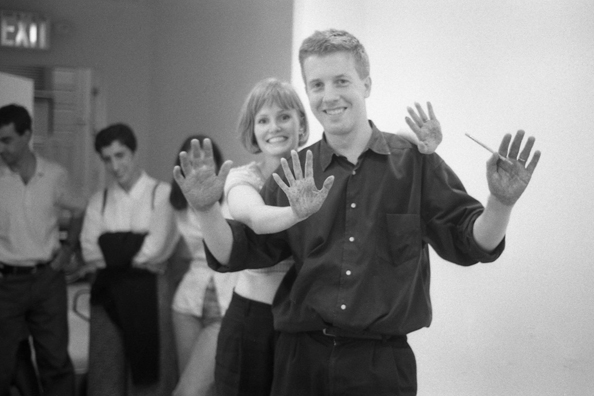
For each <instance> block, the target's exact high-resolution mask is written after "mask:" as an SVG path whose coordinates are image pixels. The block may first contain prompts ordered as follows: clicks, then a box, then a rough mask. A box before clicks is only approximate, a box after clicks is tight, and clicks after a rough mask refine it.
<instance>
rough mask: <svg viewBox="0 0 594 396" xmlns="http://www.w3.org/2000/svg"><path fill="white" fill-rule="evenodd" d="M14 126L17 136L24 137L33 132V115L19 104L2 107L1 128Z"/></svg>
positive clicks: (0, 109) (0, 110)
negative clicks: (26, 133)
mask: <svg viewBox="0 0 594 396" xmlns="http://www.w3.org/2000/svg"><path fill="white" fill-rule="evenodd" d="M10 124H14V130H15V131H16V133H17V134H19V135H21V136H22V135H23V134H24V133H25V132H27V131H31V124H32V122H31V115H29V111H28V110H27V109H26V108H25V107H23V106H20V105H18V104H14V103H13V104H9V105H6V106H3V107H0V127H3V126H6V125H10Z"/></svg>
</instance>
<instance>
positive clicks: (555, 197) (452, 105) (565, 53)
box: [292, 0, 594, 396]
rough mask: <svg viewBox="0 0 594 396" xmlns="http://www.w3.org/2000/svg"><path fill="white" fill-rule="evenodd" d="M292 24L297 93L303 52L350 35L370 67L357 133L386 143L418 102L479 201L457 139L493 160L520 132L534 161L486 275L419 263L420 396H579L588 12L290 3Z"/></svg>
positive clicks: (589, 7)
mask: <svg viewBox="0 0 594 396" xmlns="http://www.w3.org/2000/svg"><path fill="white" fill-rule="evenodd" d="M294 15H295V25H294V37H293V42H294V47H295V48H294V50H293V56H294V59H293V77H292V79H293V82H294V83H295V85H296V86H297V87H299V88H301V87H302V86H303V83H302V81H301V77H300V72H299V68H298V63H297V60H296V55H297V49H298V45H299V44H300V43H301V41H302V40H303V38H305V37H306V36H308V35H309V34H311V33H312V32H313V31H314V30H316V29H326V28H330V27H335V28H340V29H346V30H348V31H351V32H352V33H354V34H355V35H356V36H358V37H359V38H360V39H361V41H362V42H363V43H364V45H365V46H366V48H367V50H368V52H369V54H370V58H371V76H372V80H373V88H372V94H371V97H370V99H369V100H368V109H369V115H370V118H372V119H373V120H374V121H376V123H377V124H378V126H379V127H380V129H384V130H388V131H396V130H398V129H400V128H403V127H406V124H405V123H404V117H405V115H406V107H407V106H410V105H412V104H413V103H414V102H415V101H419V102H423V103H424V102H425V101H427V100H430V101H431V102H432V103H433V105H434V108H435V111H436V114H437V117H438V118H439V120H440V121H441V123H442V127H443V131H444V135H445V138H444V142H443V144H442V145H441V146H440V147H439V149H438V152H439V153H440V155H441V156H442V157H443V158H444V159H445V160H446V161H447V162H448V164H450V166H452V168H453V169H454V170H455V171H456V172H457V174H458V175H459V176H460V177H461V179H462V180H463V181H464V182H465V185H466V187H467V189H468V190H469V191H470V192H471V193H472V194H473V195H474V196H476V197H477V198H478V199H480V200H481V201H483V202H485V198H486V197H487V193H488V190H487V184H486V179H485V166H484V164H485V161H486V160H487V158H488V157H489V153H488V152H487V151H485V150H484V149H482V148H481V147H480V146H478V145H476V144H475V143H473V142H472V141H470V140H469V139H468V138H467V137H465V136H464V133H465V132H468V133H471V134H473V135H474V136H476V137H477V138H479V139H481V140H483V141H484V142H485V143H487V144H489V145H491V146H492V147H494V148H497V147H498V144H499V141H500V139H501V137H502V136H503V134H505V133H508V132H509V133H515V131H516V130H517V129H525V130H526V131H527V133H528V134H531V135H534V136H535V137H536V139H537V140H536V148H537V149H539V150H541V151H542V152H543V156H542V158H541V162H540V164H539V166H538V168H537V170H536V172H535V174H534V177H533V180H532V182H531V185H530V186H529V187H528V190H527V191H526V193H525V195H524V196H523V197H522V199H521V201H520V202H519V203H518V204H517V205H516V208H515V209H514V213H513V215H512V220H511V224H510V226H509V230H508V234H507V248H506V251H505V252H504V254H503V255H502V257H501V258H500V259H499V260H498V261H497V262H495V263H493V264H479V265H476V266H474V267H471V268H462V267H458V266H455V265H453V264H449V263H447V262H444V261H443V260H441V259H440V258H438V257H435V255H434V257H433V261H432V270H433V283H432V298H433V302H434V320H433V324H432V326H431V327H430V328H429V329H423V330H420V331H418V332H416V333H413V334H412V335H411V336H410V342H411V345H412V346H413V349H414V350H415V352H416V355H417V360H418V366H419V395H420V396H427V395H438V396H446V395H456V396H460V395H481V396H487V395H493V396H495V395H497V396H499V395H587V394H591V392H592V390H593V389H594V377H593V376H592V373H594V341H593V340H592V336H593V335H594V309H593V308H592V307H593V306H594V243H592V240H594V231H593V229H594V228H593V227H592V224H593V223H594V213H593V211H592V203H591V202H590V201H591V197H592V196H593V195H594V182H593V180H594V178H593V177H592V175H591V170H592V169H593V168H594V155H593V150H594V131H593V130H592V126H593V125H594V112H592V110H591V109H592V107H593V106H594V78H593V76H594V74H593V70H594V18H592V15H594V3H593V2H592V1H586V0H583V1H580V0H567V1H560V0H559V1H552V0H551V1H530V0H517V1H480V2H479V1H470V0H449V1H438V0H435V1H429V0H417V1H414V2H413V1H410V2H402V1H398V2H396V1H391V0H385V1H382V0H367V1H363V0H340V1H338V0H336V1H335V0H296V1H295V11H294ZM302 92H303V91H302ZM303 98H304V100H305V101H306V100H307V99H306V97H305V95H304V96H303ZM312 125H313V126H314V128H313V129H314V138H313V139H315V138H316V137H315V133H316V132H315V130H316V128H317V130H318V132H319V131H320V128H319V124H318V123H317V121H316V120H315V119H313V118H312ZM317 137H318V138H319V135H317ZM313 139H312V140H313Z"/></svg>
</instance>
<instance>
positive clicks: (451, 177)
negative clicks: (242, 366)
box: [207, 123, 505, 335]
mask: <svg viewBox="0 0 594 396" xmlns="http://www.w3.org/2000/svg"><path fill="white" fill-rule="evenodd" d="M371 126H372V129H373V131H372V135H371V138H370V140H369V143H368V145H367V148H366V149H365V150H364V151H363V153H362V154H361V156H360V157H359V159H358V162H357V164H356V165H353V164H352V163H350V162H349V161H348V160H347V159H346V158H345V157H343V156H340V155H338V154H336V153H335V152H334V151H333V150H332V148H331V147H330V146H329V145H328V144H327V142H326V141H325V139H322V140H321V141H319V142H317V143H315V144H313V145H312V146H311V147H309V149H310V150H311V151H312V153H313V159H314V162H313V171H314V178H315V181H316V185H317V186H321V185H322V183H323V181H324V180H325V179H326V177H328V176H330V175H334V185H333V187H332V189H331V190H330V193H329V195H328V198H327V199H326V201H325V202H324V204H323V206H322V208H321V209H320V211H319V212H317V213H315V214H314V215H312V216H310V217H309V218H308V219H306V220H305V221H302V222H300V223H298V224H296V225H295V226H293V227H291V228H290V229H289V230H286V231H284V232H279V233H276V234H269V235H256V234H255V233H254V232H252V231H251V230H250V229H249V228H248V227H247V226H244V225H243V224H241V223H238V222H235V221H229V223H230V225H231V227H232V230H233V236H234V244H233V249H232V252H231V258H230V261H229V263H228V264H227V265H226V266H221V265H220V264H219V263H218V262H216V259H214V257H213V256H212V255H211V254H210V252H207V256H208V260H209V265H210V266H211V267H212V268H214V269H215V270H218V271H238V270H242V269H245V268H262V267H268V266H271V265H274V264H276V263H277V262H279V261H281V260H282V259H284V258H286V257H288V256H290V255H292V256H293V258H294V260H295V264H294V266H293V268H292V269H291V270H290V271H289V272H288V273H287V275H286V277H285V278H284V280H283V282H282V284H281V286H280V288H279V290H278V292H277V295H276V298H275V301H274V303H273V309H274V319H275V327H276V328H277V330H280V331H288V332H300V331H314V330H321V329H323V328H325V327H328V326H334V327H338V328H341V329H344V330H348V331H358V332H368V333H373V334H381V335H403V334H407V333H410V332H412V331H414V330H417V329H419V328H421V327H425V326H429V324H430V323H431V300H430V297H429V278H430V270H429V249H428V246H429V245H431V246H432V247H433V249H434V250H435V251H436V252H437V254H439V256H441V257H442V258H444V259H445V260H448V261H451V262H453V263H456V264H460V265H471V264H475V263H477V262H479V261H481V262H490V261H493V260H495V259H496V258H497V257H498V256H499V255H500V254H501V252H502V251H503V248H504V244H505V241H502V242H501V244H500V245H499V246H498V247H497V248H496V249H495V250H494V251H493V252H491V253H487V252H485V251H483V250H482V249H481V248H480V247H479V246H478V245H477V244H476V242H475V240H474V238H473V232H472V229H473V224H474V221H475V220H476V218H477V217H478V216H479V215H480V214H481V213H482V211H483V210H484V208H483V206H482V205H481V204H480V203H479V202H478V201H477V200H475V199H474V198H472V197H471V196H469V195H468V194H467V193H466V191H465V189H464V186H463V185H462V183H461V182H460V180H459V179H458V177H457V176H456V174H455V173H454V172H453V171H452V170H451V169H450V167H448V166H447V165H446V164H445V162H444V161H443V160H442V159H441V158H440V157H439V156H438V155H437V154H431V155H422V154H420V153H419V151H418V150H417V149H416V147H415V146H413V145H411V144H410V143H409V142H407V141H406V140H404V139H402V138H400V137H399V136H397V135H394V134H389V133H384V132H380V131H379V130H378V129H377V128H376V127H375V126H374V125H373V123H371ZM305 152H306V150H302V151H301V152H300V153H299V156H300V159H301V163H302V164H304V163H305ZM277 173H278V174H279V175H280V174H282V173H283V172H282V171H281V172H277ZM261 194H262V197H263V198H264V201H265V202H266V204H268V205H274V206H288V205H289V203H288V200H287V197H286V195H285V194H284V192H283V191H282V190H281V189H280V188H279V187H278V186H277V184H276V183H275V182H274V180H273V179H272V178H270V179H269V180H268V181H267V183H266V185H265V186H264V188H263V189H262V192H261Z"/></svg>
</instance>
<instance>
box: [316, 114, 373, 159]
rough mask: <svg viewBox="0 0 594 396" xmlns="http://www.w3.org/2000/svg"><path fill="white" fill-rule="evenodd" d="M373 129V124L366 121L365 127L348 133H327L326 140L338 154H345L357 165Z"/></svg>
mask: <svg viewBox="0 0 594 396" xmlns="http://www.w3.org/2000/svg"><path fill="white" fill-rule="evenodd" d="M371 131H372V130H371V126H370V125H369V124H368V123H366V125H365V127H362V128H359V129H358V130H356V131H353V132H351V133H348V134H344V135H335V134H332V135H331V134H326V141H327V142H328V145H329V146H330V147H332V149H333V150H334V151H335V152H336V153H337V154H339V155H342V156H345V157H346V158H347V159H348V161H349V162H350V163H352V164H354V165H356V164H357V161H358V160H359V156H360V155H361V153H362V152H363V150H365V147H367V143H368V142H369V139H370V138H371Z"/></svg>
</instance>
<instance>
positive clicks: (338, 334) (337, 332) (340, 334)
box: [322, 327, 406, 342]
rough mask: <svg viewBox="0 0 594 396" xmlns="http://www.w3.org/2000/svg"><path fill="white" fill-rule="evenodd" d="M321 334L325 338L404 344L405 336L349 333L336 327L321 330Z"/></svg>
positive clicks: (360, 332) (363, 332) (359, 332)
mask: <svg viewBox="0 0 594 396" xmlns="http://www.w3.org/2000/svg"><path fill="white" fill-rule="evenodd" d="M322 334H323V335H325V336H326V337H333V338H352V339H363V340H378V341H402V342H406V336H405V335H386V334H376V333H369V332H365V331H350V330H343V329H339V328H338V327H326V328H325V329H323V330H322Z"/></svg>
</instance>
